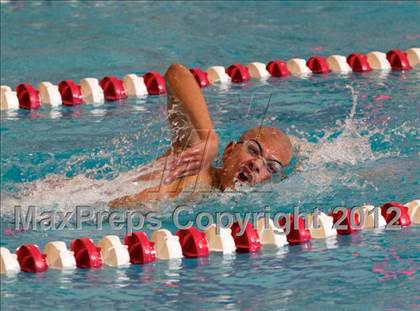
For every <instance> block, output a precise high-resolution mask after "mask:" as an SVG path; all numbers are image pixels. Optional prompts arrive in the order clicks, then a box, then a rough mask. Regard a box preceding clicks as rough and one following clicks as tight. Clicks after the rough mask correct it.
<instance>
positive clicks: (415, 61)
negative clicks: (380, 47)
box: [405, 48, 420, 67]
mask: <svg viewBox="0 0 420 311" xmlns="http://www.w3.org/2000/svg"><path fill="white" fill-rule="evenodd" d="M405 52H406V53H407V58H408V61H409V62H410V65H411V66H412V67H414V66H419V65H420V48H411V49H408V50H407V51H405Z"/></svg>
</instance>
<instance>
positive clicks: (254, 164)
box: [248, 159, 264, 174]
mask: <svg viewBox="0 0 420 311" xmlns="http://www.w3.org/2000/svg"><path fill="white" fill-rule="evenodd" d="M248 168H249V170H250V171H251V172H253V173H257V174H259V173H260V172H261V171H262V170H263V169H264V161H263V160H261V159H254V160H252V161H249V163H248Z"/></svg>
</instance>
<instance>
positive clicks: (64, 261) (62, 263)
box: [44, 241, 76, 269]
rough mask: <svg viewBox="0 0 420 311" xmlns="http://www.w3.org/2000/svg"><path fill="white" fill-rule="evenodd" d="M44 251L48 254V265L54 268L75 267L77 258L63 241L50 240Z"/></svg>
mask: <svg viewBox="0 0 420 311" xmlns="http://www.w3.org/2000/svg"><path fill="white" fill-rule="evenodd" d="M44 253H45V254H46V255H47V262H48V266H49V267H51V268H54V269H75V268H76V259H75V258H74V254H73V252H72V251H70V250H68V249H67V246H66V243H64V242H62V241H55V242H48V243H47V245H45V248H44Z"/></svg>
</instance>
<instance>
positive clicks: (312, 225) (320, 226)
mask: <svg viewBox="0 0 420 311" xmlns="http://www.w3.org/2000/svg"><path fill="white" fill-rule="evenodd" d="M333 225H334V219H333V217H331V216H328V215H327V214H325V213H323V212H320V213H312V214H309V215H308V227H309V231H310V232H311V237H312V238H313V239H326V238H329V237H333V236H336V235H337V230H336V229H334V228H333Z"/></svg>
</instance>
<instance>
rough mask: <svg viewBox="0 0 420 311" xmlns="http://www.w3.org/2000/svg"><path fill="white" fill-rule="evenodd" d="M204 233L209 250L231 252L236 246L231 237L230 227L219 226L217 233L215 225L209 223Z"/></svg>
mask: <svg viewBox="0 0 420 311" xmlns="http://www.w3.org/2000/svg"><path fill="white" fill-rule="evenodd" d="M204 233H205V234H206V239H207V242H208V246H209V251H211V252H221V253H223V254H231V253H233V252H235V250H236V246H235V241H234V240H233V237H232V230H231V229H230V228H223V227H221V228H219V234H217V229H216V225H215V224H212V225H210V226H209V227H208V228H207V229H206V230H205V231H204Z"/></svg>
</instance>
